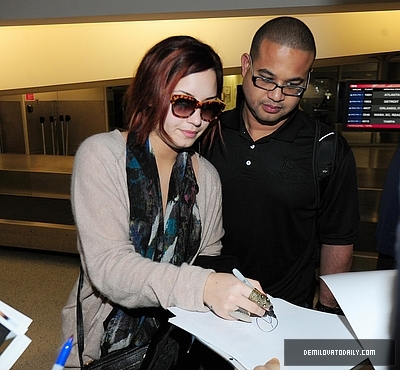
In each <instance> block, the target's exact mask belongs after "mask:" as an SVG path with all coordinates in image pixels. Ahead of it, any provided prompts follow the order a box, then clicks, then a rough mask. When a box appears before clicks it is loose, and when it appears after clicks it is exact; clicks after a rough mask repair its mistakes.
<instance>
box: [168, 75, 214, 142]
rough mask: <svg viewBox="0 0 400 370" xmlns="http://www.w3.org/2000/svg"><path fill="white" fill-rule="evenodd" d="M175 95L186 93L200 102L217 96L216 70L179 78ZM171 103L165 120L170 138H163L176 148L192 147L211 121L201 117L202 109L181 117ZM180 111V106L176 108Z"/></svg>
mask: <svg viewBox="0 0 400 370" xmlns="http://www.w3.org/2000/svg"><path fill="white" fill-rule="evenodd" d="M174 95H185V96H189V97H192V98H195V99H196V100H198V101H199V102H203V101H205V100H213V99H216V98H217V78H216V74H215V72H214V70H212V69H209V70H207V71H203V72H199V73H193V74H191V75H188V76H186V77H183V78H182V79H181V80H179V82H178V84H177V85H176V86H175V89H174V91H173V93H172V96H174ZM172 108H173V107H172V104H170V107H169V110H168V114H167V117H166V119H165V122H164V130H165V132H166V133H167V134H168V135H169V137H170V140H167V139H166V138H162V140H163V141H165V142H166V143H167V144H168V145H169V146H171V147H173V148H175V149H183V148H189V147H191V146H192V145H193V144H194V142H195V141H196V140H197V139H198V138H199V137H200V136H201V134H202V133H203V132H204V130H205V129H206V128H207V127H208V125H209V122H206V121H204V120H202V119H201V116H200V109H196V110H195V112H194V113H193V114H192V115H191V116H189V117H187V118H179V117H177V116H176V115H174V114H173V112H172ZM175 112H176V113H179V111H178V107H176V109H175Z"/></svg>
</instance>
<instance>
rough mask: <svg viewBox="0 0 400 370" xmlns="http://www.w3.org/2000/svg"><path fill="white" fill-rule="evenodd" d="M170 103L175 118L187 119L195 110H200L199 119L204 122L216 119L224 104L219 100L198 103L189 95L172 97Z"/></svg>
mask: <svg viewBox="0 0 400 370" xmlns="http://www.w3.org/2000/svg"><path fill="white" fill-rule="evenodd" d="M170 102H171V109H172V114H173V115H174V116H175V117H178V118H188V117H190V116H191V115H192V114H193V113H194V112H195V111H196V109H200V117H201V119H202V120H203V121H206V122H211V121H214V120H215V119H217V118H218V116H219V115H220V114H221V112H222V111H223V110H224V108H225V103H224V102H222V101H221V100H219V99H213V100H204V101H202V102H200V101H198V100H197V99H195V98H194V97H193V96H190V95H172V96H171V100H170Z"/></svg>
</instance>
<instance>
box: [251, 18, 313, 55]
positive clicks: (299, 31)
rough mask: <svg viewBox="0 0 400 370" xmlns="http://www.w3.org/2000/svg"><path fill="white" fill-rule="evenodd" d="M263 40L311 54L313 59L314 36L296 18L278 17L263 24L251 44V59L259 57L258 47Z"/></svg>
mask: <svg viewBox="0 0 400 370" xmlns="http://www.w3.org/2000/svg"><path fill="white" fill-rule="evenodd" d="M265 39H268V40H269V41H272V42H274V43H276V44H279V45H283V46H287V47H289V48H292V49H298V50H303V51H309V52H312V53H314V58H315V55H316V47H315V40H314V36H313V34H312V32H311V30H310V29H309V28H308V27H307V26H306V24H305V23H303V22H302V21H301V20H299V19H297V18H293V17H278V18H274V19H271V20H270V21H268V22H266V23H264V24H263V25H262V26H261V27H260V28H259V29H258V30H257V32H256V34H255V35H254V37H253V41H252V43H251V48H250V55H251V56H252V57H253V58H257V57H258V56H259V51H260V45H261V43H262V41H263V40H265Z"/></svg>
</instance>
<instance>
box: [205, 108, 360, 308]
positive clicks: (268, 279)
mask: <svg viewBox="0 0 400 370" xmlns="http://www.w3.org/2000/svg"><path fill="white" fill-rule="evenodd" d="M221 122H222V125H223V143H222V142H221V141H219V140H217V141H216V143H215V144H214V146H213V147H212V149H211V151H210V152H209V153H208V154H207V155H206V157H207V158H208V159H209V160H210V161H211V163H212V164H213V165H214V166H215V167H216V168H217V170H218V172H219V174H220V177H221V182H222V194H223V223H224V229H225V236H224V238H223V245H224V247H223V250H222V253H223V254H230V255H232V254H233V255H235V256H237V257H238V259H239V262H240V264H241V269H242V273H243V274H244V275H245V276H246V277H249V278H253V279H256V280H258V281H260V283H261V285H262V287H263V289H264V290H265V291H266V292H267V293H269V294H270V295H271V296H273V297H279V298H283V299H285V300H287V301H289V302H292V303H294V304H304V302H306V301H307V299H308V298H309V297H310V294H311V295H312V294H313V282H314V281H315V268H316V266H317V263H318V255H319V254H318V247H319V245H320V244H321V243H325V244H334V245H336V244H338V245H346V244H352V243H354V241H355V239H356V234H357V227H358V220H359V215H358V201H357V179H356V166H355V160H354V156H353V153H352V151H351V150H350V148H349V146H348V144H347V143H346V141H345V139H344V138H342V137H340V138H339V141H338V145H337V162H336V169H335V171H334V172H333V174H332V176H331V178H330V180H329V183H328V185H327V188H326V190H325V192H324V195H323V197H322V207H321V213H320V215H319V212H318V209H317V208H316V204H315V199H316V198H315V185H314V180H313V169H312V155H313V145H314V136H315V121H314V120H312V119H311V118H309V117H308V116H307V115H306V114H305V113H303V112H301V111H299V110H296V111H295V112H294V113H293V114H292V116H291V117H290V118H289V119H288V120H287V121H286V123H285V124H284V125H282V126H281V127H280V128H279V129H278V130H276V131H275V132H274V133H272V134H271V135H269V136H266V137H263V138H261V139H259V140H257V141H253V140H252V138H251V137H250V135H249V134H248V132H247V130H246V128H245V125H244V122H243V119H242V114H241V109H240V108H236V109H234V110H232V111H228V112H225V113H223V115H222V117H221Z"/></svg>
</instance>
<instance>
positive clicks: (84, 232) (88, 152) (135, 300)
mask: <svg viewBox="0 0 400 370" xmlns="http://www.w3.org/2000/svg"><path fill="white" fill-rule="evenodd" d="M197 158H198V163H199V170H198V175H197V176H198V179H197V181H198V185H199V193H198V196H197V202H198V206H199V210H200V216H201V222H202V240H201V245H200V249H199V251H198V254H202V255H219V254H220V250H221V247H222V246H221V242H220V240H221V237H222V235H223V229H222V212H221V211H222V210H221V185H220V180H219V176H218V174H217V171H216V170H215V168H214V167H213V166H212V165H211V164H210V163H209V162H208V161H207V160H206V159H204V158H202V157H200V156H197ZM125 162H126V143H125V140H124V138H123V137H122V134H121V133H120V132H119V131H118V130H115V131H112V132H109V133H101V134H97V135H94V136H92V137H90V138H88V139H86V140H85V141H84V142H83V143H82V145H81V146H80V148H79V150H78V152H77V154H76V157H75V164H74V171H73V175H72V186H71V201H72V207H73V212H74V216H75V221H76V225H77V230H78V250H79V253H80V256H81V261H82V265H83V268H84V270H85V275H86V277H85V281H84V285H83V289H82V291H81V299H83V315H84V335H85V350H84V357H83V360H84V362H87V361H89V360H90V359H97V358H99V356H100V338H101V336H102V334H103V321H104V320H105V319H106V317H107V316H108V314H109V313H110V311H111V309H112V306H111V305H110V304H109V300H110V301H112V302H116V303H118V304H120V305H122V306H125V307H130V308H132V307H149V306H159V305H161V306H162V307H164V308H167V307H171V306H178V307H181V308H184V309H188V310H194V311H207V310H208V308H207V307H206V306H205V305H204V303H203V290H204V286H205V283H206V280H207V278H208V276H209V274H210V273H211V272H212V270H206V269H202V268H199V267H197V266H191V265H188V264H183V265H182V266H180V267H177V266H174V265H172V264H169V263H157V262H153V261H151V260H149V259H147V258H144V257H142V256H141V255H140V254H138V253H136V252H135V250H134V248H133V247H132V244H131V242H130V240H129V222H128V221H129V197H128V191H127V185H126V184H127V179H126V169H125ZM88 277H89V278H88ZM76 289H77V283H76V284H75V286H74V288H73V289H72V292H71V295H70V297H69V300H68V302H67V304H66V306H65V307H64V309H63V312H62V321H63V337H62V340H65V339H66V338H68V337H69V336H71V335H74V338H75V340H74V346H73V349H72V352H71V355H70V357H69V359H68V362H67V366H66V368H75V369H78V368H79V360H78V354H77V345H76V338H77V335H76V317H75V316H76V315H75V312H76Z"/></svg>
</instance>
